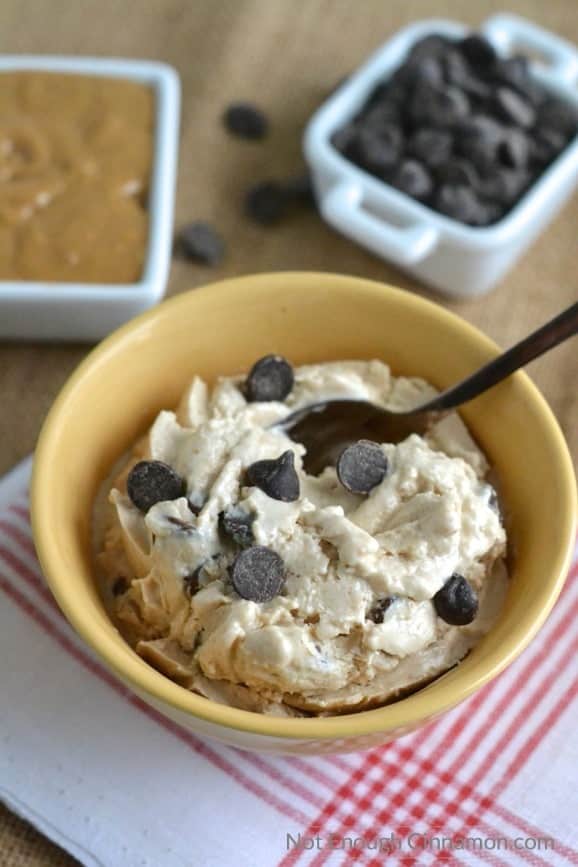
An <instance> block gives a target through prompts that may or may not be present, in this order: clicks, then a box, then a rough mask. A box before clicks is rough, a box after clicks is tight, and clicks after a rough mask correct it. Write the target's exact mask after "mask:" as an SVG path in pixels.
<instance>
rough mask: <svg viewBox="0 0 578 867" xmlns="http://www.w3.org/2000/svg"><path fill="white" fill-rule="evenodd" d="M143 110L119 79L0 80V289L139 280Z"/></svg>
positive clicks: (146, 160)
mask: <svg viewBox="0 0 578 867" xmlns="http://www.w3.org/2000/svg"><path fill="white" fill-rule="evenodd" d="M153 108H154V98H153V92H152V90H151V88H150V87H148V86H146V85H143V84H139V83H137V82H132V81H128V80H124V79H117V78H101V77H97V76H83V75H74V74H61V73H50V72H3V73H0V280H35V281H44V282H54V281H57V282H81V283H134V282H135V281H137V280H139V279H140V276H141V273H142V268H143V263H144V257H145V252H146V246H147V233H148V216H147V210H146V201H147V194H148V185H149V177H150V172H151V163H152V153H153Z"/></svg>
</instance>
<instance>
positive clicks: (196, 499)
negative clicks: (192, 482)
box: [187, 491, 206, 515]
mask: <svg viewBox="0 0 578 867" xmlns="http://www.w3.org/2000/svg"><path fill="white" fill-rule="evenodd" d="M205 502H206V499H205V497H204V496H203V494H201V493H200V492H199V491H193V493H192V494H189V497H188V499H187V503H188V506H189V509H190V510H191V512H192V513H193V515H198V514H199V513H200V511H201V510H202V508H203V506H204V505H205Z"/></svg>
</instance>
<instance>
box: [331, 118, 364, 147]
mask: <svg viewBox="0 0 578 867" xmlns="http://www.w3.org/2000/svg"><path fill="white" fill-rule="evenodd" d="M358 133H359V130H358V129H357V127H356V126H355V124H353V123H350V124H347V126H344V127H342V128H341V129H338V130H336V131H335V132H334V133H333V135H332V136H331V144H332V145H333V147H334V148H335V149H336V150H338V151H339V153H341V154H348V152H349V150H350V149H351V147H352V146H353V144H354V142H355V139H356V137H357V135H358Z"/></svg>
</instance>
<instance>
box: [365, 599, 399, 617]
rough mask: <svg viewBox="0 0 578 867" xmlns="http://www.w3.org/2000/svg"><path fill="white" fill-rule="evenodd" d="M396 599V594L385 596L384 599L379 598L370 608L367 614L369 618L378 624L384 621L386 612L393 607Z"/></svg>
mask: <svg viewBox="0 0 578 867" xmlns="http://www.w3.org/2000/svg"><path fill="white" fill-rule="evenodd" d="M394 601H395V597H394V596H384V597H383V598H382V599H378V600H377V601H376V602H374V604H373V605H372V606H371V608H370V609H369V613H368V615H367V618H368V620H371V621H373V623H376V624H379V623H383V618H384V615H385V612H386V611H387V610H388V608H390V607H391V605H392V604H393V602H394Z"/></svg>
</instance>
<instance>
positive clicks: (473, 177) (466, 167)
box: [436, 159, 478, 189]
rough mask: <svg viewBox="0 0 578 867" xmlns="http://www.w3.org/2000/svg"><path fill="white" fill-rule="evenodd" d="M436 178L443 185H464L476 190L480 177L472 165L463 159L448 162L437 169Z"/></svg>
mask: <svg viewBox="0 0 578 867" xmlns="http://www.w3.org/2000/svg"><path fill="white" fill-rule="evenodd" d="M436 178H437V179H438V181H439V182H440V183H441V184H452V185H460V184H461V185H464V186H467V187H472V189H475V188H476V186H477V184H478V175H477V172H476V170H475V168H474V166H473V165H472V163H470V162H468V161H467V160H463V159H453V160H448V162H446V163H443V164H442V165H441V166H438V168H437V169H436Z"/></svg>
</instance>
